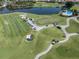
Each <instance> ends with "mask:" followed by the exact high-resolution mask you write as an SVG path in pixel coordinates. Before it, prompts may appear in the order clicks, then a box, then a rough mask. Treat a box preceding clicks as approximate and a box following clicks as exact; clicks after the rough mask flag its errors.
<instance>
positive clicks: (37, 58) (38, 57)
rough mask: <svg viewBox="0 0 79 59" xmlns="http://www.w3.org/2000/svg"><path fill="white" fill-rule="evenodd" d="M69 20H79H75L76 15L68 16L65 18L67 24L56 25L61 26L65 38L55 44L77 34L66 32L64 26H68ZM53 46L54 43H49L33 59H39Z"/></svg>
mask: <svg viewBox="0 0 79 59" xmlns="http://www.w3.org/2000/svg"><path fill="white" fill-rule="evenodd" d="M70 20H74V21H76V22H77V23H79V21H78V20H77V18H76V17H71V18H68V19H67V21H66V22H67V24H66V25H58V26H60V27H61V29H62V31H63V33H64V34H65V39H64V40H62V41H59V43H57V44H62V43H65V42H67V41H68V40H69V38H70V37H71V36H75V35H79V34H78V33H68V32H67V31H66V28H68V27H69V26H70ZM53 46H54V45H52V44H50V45H49V47H48V48H47V49H46V50H45V51H43V52H41V53H38V54H37V55H36V56H35V58H34V59H40V57H41V56H43V55H45V54H47V53H48V52H49V51H50V50H51V49H52V48H53Z"/></svg>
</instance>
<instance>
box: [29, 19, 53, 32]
mask: <svg viewBox="0 0 79 59" xmlns="http://www.w3.org/2000/svg"><path fill="white" fill-rule="evenodd" d="M27 23H28V24H30V25H31V27H32V29H35V30H36V31H40V30H42V29H46V28H50V27H54V25H53V24H49V25H48V26H45V25H44V26H38V25H37V24H36V23H34V22H33V21H32V20H30V19H29V18H28V19H27Z"/></svg>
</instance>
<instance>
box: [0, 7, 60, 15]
mask: <svg viewBox="0 0 79 59" xmlns="http://www.w3.org/2000/svg"><path fill="white" fill-rule="evenodd" d="M60 11H61V8H58V7H53V8H30V9H16V10H9V9H8V8H6V7H5V8H0V14H6V13H12V12H25V13H33V14H40V15H41V14H42V15H44V14H55V13H59V12H60Z"/></svg>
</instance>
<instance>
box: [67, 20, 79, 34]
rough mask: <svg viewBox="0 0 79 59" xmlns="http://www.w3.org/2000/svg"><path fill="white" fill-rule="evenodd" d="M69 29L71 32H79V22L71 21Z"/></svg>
mask: <svg viewBox="0 0 79 59" xmlns="http://www.w3.org/2000/svg"><path fill="white" fill-rule="evenodd" d="M67 31H68V32H70V33H74V32H79V23H77V22H75V21H73V20H72V21H70V27H69V28H67Z"/></svg>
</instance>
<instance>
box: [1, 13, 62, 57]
mask: <svg viewBox="0 0 79 59" xmlns="http://www.w3.org/2000/svg"><path fill="white" fill-rule="evenodd" d="M21 14H23V13H10V14H0V58H1V59H34V57H35V55H36V54H37V53H39V52H42V51H44V50H45V49H46V48H47V47H48V45H49V43H50V42H51V40H52V39H54V38H58V39H59V38H60V39H59V40H62V39H63V37H62V36H63V33H62V32H61V31H60V30H58V29H57V28H49V29H44V30H42V31H39V32H36V31H33V30H31V27H30V26H29V25H28V24H27V23H26V22H23V20H22V19H21V18H20V17H19V15H21ZM37 16H38V15H37ZM37 16H36V15H35V14H27V17H30V18H31V17H32V18H34V19H42V20H43V19H44V18H45V17H46V16H45V17H42V18H41V15H39V17H37ZM50 16H51V15H50ZM35 21H36V22H38V21H37V20H35ZM40 21H41V20H40ZM52 21H53V20H52ZM49 23H50V22H49ZM37 24H38V25H45V24H46V23H44V24H43V23H42V24H41V23H37ZM30 33H32V34H33V36H34V38H33V40H32V41H31V42H29V41H27V40H26V41H25V35H27V34H30Z"/></svg>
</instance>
